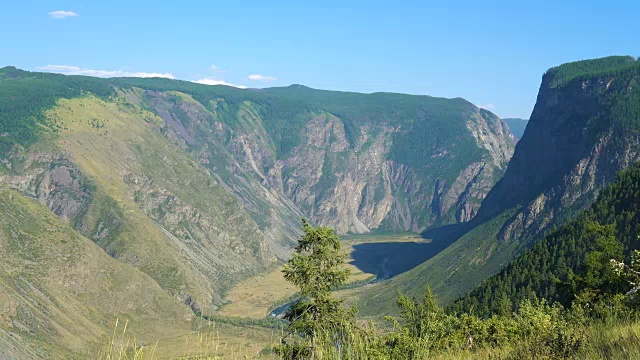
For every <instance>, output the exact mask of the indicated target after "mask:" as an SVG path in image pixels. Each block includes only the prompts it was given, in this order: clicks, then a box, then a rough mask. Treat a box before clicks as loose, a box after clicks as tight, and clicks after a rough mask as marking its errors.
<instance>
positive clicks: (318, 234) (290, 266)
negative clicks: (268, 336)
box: [275, 219, 355, 359]
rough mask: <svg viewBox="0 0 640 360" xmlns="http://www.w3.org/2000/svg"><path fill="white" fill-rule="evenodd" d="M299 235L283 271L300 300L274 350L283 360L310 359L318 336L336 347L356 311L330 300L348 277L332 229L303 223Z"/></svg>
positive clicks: (347, 271)
mask: <svg viewBox="0 0 640 360" xmlns="http://www.w3.org/2000/svg"><path fill="white" fill-rule="evenodd" d="M302 231H303V232H304V234H303V236H302V238H301V239H300V240H299V241H298V245H297V246H296V248H295V253H294V254H293V257H292V258H291V259H290V260H289V261H288V262H287V264H285V266H284V268H283V270H282V272H283V273H284V278H285V279H286V280H287V281H289V282H291V283H292V284H294V285H296V286H297V287H298V288H299V289H300V299H298V300H297V301H296V302H294V303H293V304H292V305H291V307H290V309H289V311H288V312H287V313H286V315H285V316H284V318H285V320H288V321H289V326H288V330H289V332H288V334H287V336H285V338H284V339H283V340H282V343H281V344H280V345H279V346H277V347H276V349H275V350H276V352H277V353H278V354H279V355H281V356H282V358H284V359H301V358H304V359H313V358H314V350H315V348H316V345H317V344H316V340H317V338H318V336H320V335H321V336H322V337H323V339H326V338H327V337H329V338H332V339H333V341H334V342H336V343H339V342H340V341H341V339H340V338H341V337H344V336H347V334H348V331H345V329H347V328H349V327H350V326H351V325H352V324H353V319H354V316H355V310H353V309H352V310H349V311H347V310H345V309H344V308H343V306H342V300H338V299H335V298H333V297H332V296H331V291H332V290H333V289H335V288H336V287H338V286H340V285H342V284H344V283H345V282H346V280H347V279H348V277H349V274H350V271H349V269H347V268H345V267H344V263H345V260H346V254H345V253H343V252H342V251H341V249H340V238H339V237H338V235H336V233H335V232H334V230H333V229H331V228H328V227H313V226H311V225H310V224H309V223H308V222H307V221H306V220H304V219H302Z"/></svg>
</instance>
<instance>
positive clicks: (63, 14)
mask: <svg viewBox="0 0 640 360" xmlns="http://www.w3.org/2000/svg"><path fill="white" fill-rule="evenodd" d="M49 16H51V17H52V18H54V19H64V18H68V17H74V16H80V14H78V13H76V12H73V11H66V10H56V11H51V12H50V13H49Z"/></svg>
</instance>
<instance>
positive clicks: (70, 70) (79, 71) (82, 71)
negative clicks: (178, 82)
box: [38, 65, 176, 79]
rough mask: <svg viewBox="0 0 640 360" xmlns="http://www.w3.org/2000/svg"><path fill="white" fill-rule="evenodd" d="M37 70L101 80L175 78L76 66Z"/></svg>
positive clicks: (148, 73)
mask: <svg viewBox="0 0 640 360" xmlns="http://www.w3.org/2000/svg"><path fill="white" fill-rule="evenodd" d="M38 70H42V71H47V72H54V73H59V74H65V75H86V76H95V77H102V78H109V77H141V78H150V77H160V78H167V79H175V78H176V77H175V76H174V75H173V74H170V73H154V72H132V71H121V70H95V69H86V68H81V67H78V66H72V65H47V66H42V67H39V68H38Z"/></svg>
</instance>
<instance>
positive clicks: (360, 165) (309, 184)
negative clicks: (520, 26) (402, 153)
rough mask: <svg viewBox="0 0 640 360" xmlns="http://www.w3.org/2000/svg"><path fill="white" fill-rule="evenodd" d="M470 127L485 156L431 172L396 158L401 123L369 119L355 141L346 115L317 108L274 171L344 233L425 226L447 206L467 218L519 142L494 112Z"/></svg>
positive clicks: (307, 208)
mask: <svg viewBox="0 0 640 360" xmlns="http://www.w3.org/2000/svg"><path fill="white" fill-rule="evenodd" d="M489 123H491V127H490V126H489V125H488V124H489ZM468 128H469V131H470V132H471V133H472V134H474V138H475V139H476V142H477V146H478V148H479V149H487V150H488V151H487V153H486V155H485V156H484V157H483V161H481V162H477V163H471V164H469V165H468V166H467V168H466V169H464V170H463V171H462V172H461V173H460V174H458V176H457V177H456V178H455V179H453V181H451V180H449V179H446V178H445V177H444V176H443V175H440V174H432V177H431V178H424V177H422V176H421V174H418V173H417V172H416V169H414V168H411V167H409V166H407V165H405V164H402V163H399V162H398V161H394V160H391V159H390V156H389V155H390V154H389V153H390V151H391V147H392V145H393V133H394V132H396V131H398V130H397V129H394V128H390V127H387V126H380V127H377V128H373V127H362V128H360V129H359V130H360V133H359V136H358V137H357V138H355V141H354V144H353V145H351V144H350V143H349V141H348V140H347V136H346V134H345V130H344V129H345V126H344V124H343V122H342V121H341V120H340V119H339V118H337V117H335V116H332V115H329V114H326V115H324V116H317V117H315V118H314V119H312V120H311V121H309V122H308V123H307V126H306V128H305V133H304V138H305V141H303V143H302V144H301V145H299V146H298V147H297V148H296V149H294V151H293V152H292V155H291V156H290V157H289V158H287V159H285V160H280V161H278V162H277V163H276V164H275V166H273V168H272V169H271V170H270V172H269V174H268V176H267V178H268V181H269V183H270V185H271V186H272V187H274V188H278V189H279V190H281V191H282V192H283V193H284V194H285V195H286V196H287V197H288V198H289V199H291V200H292V201H293V202H294V203H295V204H296V205H297V206H299V207H300V209H301V210H302V211H303V212H304V213H306V214H309V215H310V216H311V218H312V220H314V221H316V222H317V223H319V224H322V225H327V226H331V227H334V228H336V230H337V231H338V232H340V233H347V232H350V233H366V232H369V231H371V230H373V229H384V230H389V231H415V232H419V231H422V230H424V229H425V228H426V227H428V226H431V225H434V224H437V223H438V222H440V221H442V219H444V218H446V217H447V215H448V214H452V215H451V217H452V219H450V220H448V221H449V222H466V221H469V220H470V219H471V218H473V216H474V215H475V213H476V211H477V209H478V207H479V204H480V201H481V200H482V199H483V198H484V196H485V195H486V194H487V192H488V191H489V190H490V189H491V187H492V186H493V184H494V183H495V181H496V180H497V179H498V178H499V177H500V175H501V174H502V171H503V169H504V166H505V164H506V161H508V159H509V157H510V151H511V150H512V149H513V143H512V136H511V134H510V133H509V131H508V130H507V129H506V128H504V125H503V124H502V123H501V120H500V119H498V118H497V117H495V116H493V117H492V118H489V120H487V119H485V118H484V117H483V115H481V114H480V112H479V111H478V113H477V114H474V115H473V116H472V117H471V118H470V120H469V122H468ZM496 130H497V131H496ZM478 151H480V150H478ZM433 156H442V154H434V155H433ZM449 181H451V182H450V183H449ZM445 221H447V220H445Z"/></svg>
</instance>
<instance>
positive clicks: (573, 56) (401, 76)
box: [0, 0, 640, 117]
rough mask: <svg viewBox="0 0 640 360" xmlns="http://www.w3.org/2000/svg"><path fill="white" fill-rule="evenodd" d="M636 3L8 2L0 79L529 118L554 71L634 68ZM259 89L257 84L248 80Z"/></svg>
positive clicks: (0, 22)
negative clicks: (213, 91)
mask: <svg viewBox="0 0 640 360" xmlns="http://www.w3.org/2000/svg"><path fill="white" fill-rule="evenodd" d="M638 19H640V2H637V1H616V0H609V1H592V0H583V1H560V0H557V1H543V0H538V1H513V0H512V1H490V0H487V1H437V2H436V1H433V2H431V1H403V0H395V1H375V0H370V1H348V0H342V1H314V2H308V3H305V2H303V1H277V0H273V1H213V0H212V1H190V0H181V1H159V0H156V1H139V0H129V1H120V0H110V1H62V0H60V1H58V0H43V1H28V0H27V1H7V2H5V3H4V4H3V5H2V11H1V12H0V34H2V35H3V36H2V37H1V39H2V40H1V41H0V66H4V65H15V66H17V67H20V68H23V69H27V70H48V71H58V72H63V73H83V74H92V75H98V76H113V75H149V74H155V75H158V74H159V75H163V76H169V77H175V78H178V79H184V80H191V81H202V82H205V83H222V82H223V83H228V84H234V85H241V86H248V87H268V86H284V85H289V84H294V83H299V84H304V85H308V86H311V87H315V88H322V89H332V90H348V91H359V92H376V91H392V92H402V93H411V94H427V95H433V96H444V97H464V98H466V99H468V100H469V101H471V102H473V103H475V104H477V105H481V106H484V107H486V108H488V109H490V110H492V111H494V112H496V113H497V114H498V115H500V116H503V117H511V116H516V117H528V116H529V114H530V113H531V110H532V108H533V105H534V103H535V98H536V94H537V91H538V86H539V85H540V78H541V76H542V74H543V72H544V71H545V70H546V69H548V68H549V67H551V66H555V65H558V64H561V63H563V62H568V61H574V60H580V59H585V58H594V57H601V56H607V55H621V54H628V55H634V56H638V55H640V41H638V39H637V34H638V33H639V32H640V29H639V25H638ZM252 75H253V76H252Z"/></svg>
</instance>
